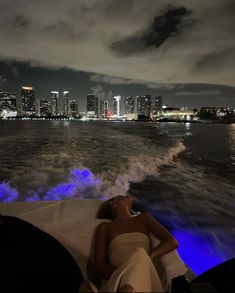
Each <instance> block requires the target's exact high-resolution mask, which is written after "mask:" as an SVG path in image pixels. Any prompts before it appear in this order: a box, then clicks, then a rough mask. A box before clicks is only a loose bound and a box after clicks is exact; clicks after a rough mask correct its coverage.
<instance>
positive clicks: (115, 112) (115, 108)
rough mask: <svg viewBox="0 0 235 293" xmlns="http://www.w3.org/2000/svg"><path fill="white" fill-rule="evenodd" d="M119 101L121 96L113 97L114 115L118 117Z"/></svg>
mask: <svg viewBox="0 0 235 293" xmlns="http://www.w3.org/2000/svg"><path fill="white" fill-rule="evenodd" d="M120 101H121V96H115V97H113V108H114V114H116V115H117V116H118V117H119V116H120Z"/></svg>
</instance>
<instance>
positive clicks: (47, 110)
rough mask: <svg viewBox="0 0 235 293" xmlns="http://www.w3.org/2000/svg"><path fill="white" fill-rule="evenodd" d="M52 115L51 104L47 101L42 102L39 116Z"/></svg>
mask: <svg viewBox="0 0 235 293" xmlns="http://www.w3.org/2000/svg"><path fill="white" fill-rule="evenodd" d="M51 114H52V109H51V103H50V102H49V101H47V100H46V99H42V100H40V111H39V116H41V117H50V116H51Z"/></svg>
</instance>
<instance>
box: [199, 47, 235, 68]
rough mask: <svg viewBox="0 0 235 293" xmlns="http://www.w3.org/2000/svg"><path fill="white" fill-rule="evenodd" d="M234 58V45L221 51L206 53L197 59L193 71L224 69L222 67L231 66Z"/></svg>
mask: <svg viewBox="0 0 235 293" xmlns="http://www.w3.org/2000/svg"><path fill="white" fill-rule="evenodd" d="M234 60H235V47H233V48H228V49H225V50H222V51H221V52H214V53H210V54H206V55H205V56H203V57H202V58H201V59H200V60H199V61H197V62H196V64H195V65H196V66H195V71H196V72H199V73H200V72H202V71H210V72H213V71H214V70H220V69H224V67H226V66H228V67H231V64H232V63H233V62H234Z"/></svg>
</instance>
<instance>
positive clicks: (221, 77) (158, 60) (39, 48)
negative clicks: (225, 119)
mask: <svg viewBox="0 0 235 293" xmlns="http://www.w3.org/2000/svg"><path fill="white" fill-rule="evenodd" d="M60 1H61V5H59V4H60ZM14 4H15V5H14ZM62 4H63V5H62ZM48 11H50V13H48ZM0 15H1V18H0V19H1V26H0V35H1V37H2V40H3V41H4V42H3V45H2V46H0V91H4V90H6V91H12V90H13V91H16V90H19V88H20V87H21V86H23V85H25V86H33V87H34V88H35V89H36V95H37V96H38V97H40V98H47V97H48V93H49V92H50V91H52V90H58V91H62V90H65V91H66V90H68V91H70V92H71V95H72V97H73V98H79V99H80V106H81V107H82V109H85V103H86V96H87V94H97V93H98V94H97V95H100V96H102V95H103V96H106V97H107V96H109V95H111V93H110V92H112V95H113V96H117V95H121V96H131V95H133V96H137V95H145V94H148V93H150V94H151V95H156V96H164V97H165V102H166V103H167V104H169V105H172V106H176V107H177V106H188V107H191V108H193V107H203V106H209V105H210V106H218V107H219V106H229V107H234V104H235V87H234V86H235V79H234V76H235V66H234V64H235V63H234V59H235V58H234V52H235V51H234V47H235V39H234V21H233V20H234V15H235V5H234V2H233V1H231V0H225V1H219V0H215V1H186V0H177V1H172V0H167V1H155V0H149V1H142V0H126V1H123V2H122V3H120V1H117V0H101V1H99V2H96V1H91V0H86V1H85V0H79V1H75V0H70V1H68V2H66V3H64V2H63V1H62V0H58V1H55V0H51V1H50V3H48V2H47V1H42V3H41V4H40V7H38V1H36V0H34V1H29V0H26V1H22V2H20V3H19V1H16V0H12V1H10V2H8V1H1V3H0ZM137 19H138V21H137ZM106 97H104V98H106Z"/></svg>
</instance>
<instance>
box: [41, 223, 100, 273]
mask: <svg viewBox="0 0 235 293" xmlns="http://www.w3.org/2000/svg"><path fill="white" fill-rule="evenodd" d="M102 222H104V220H98V219H93V220H89V221H83V222H80V221H79V222H70V223H69V222H66V223H58V224H55V223H46V224H41V225H37V226H38V227H39V228H40V229H42V230H44V231H46V232H47V233H49V234H50V235H52V236H53V237H55V238H56V239H57V240H58V241H59V242H60V243H61V244H63V245H64V247H65V248H67V250H68V251H69V252H70V253H71V255H72V256H73V258H74V259H75V261H76V262H77V264H78V266H79V267H80V269H81V271H82V274H83V276H84V277H86V269H87V262H88V258H89V255H90V250H91V245H92V239H93V234H94V231H95V230H96V227H97V225H99V224H100V223H102Z"/></svg>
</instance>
